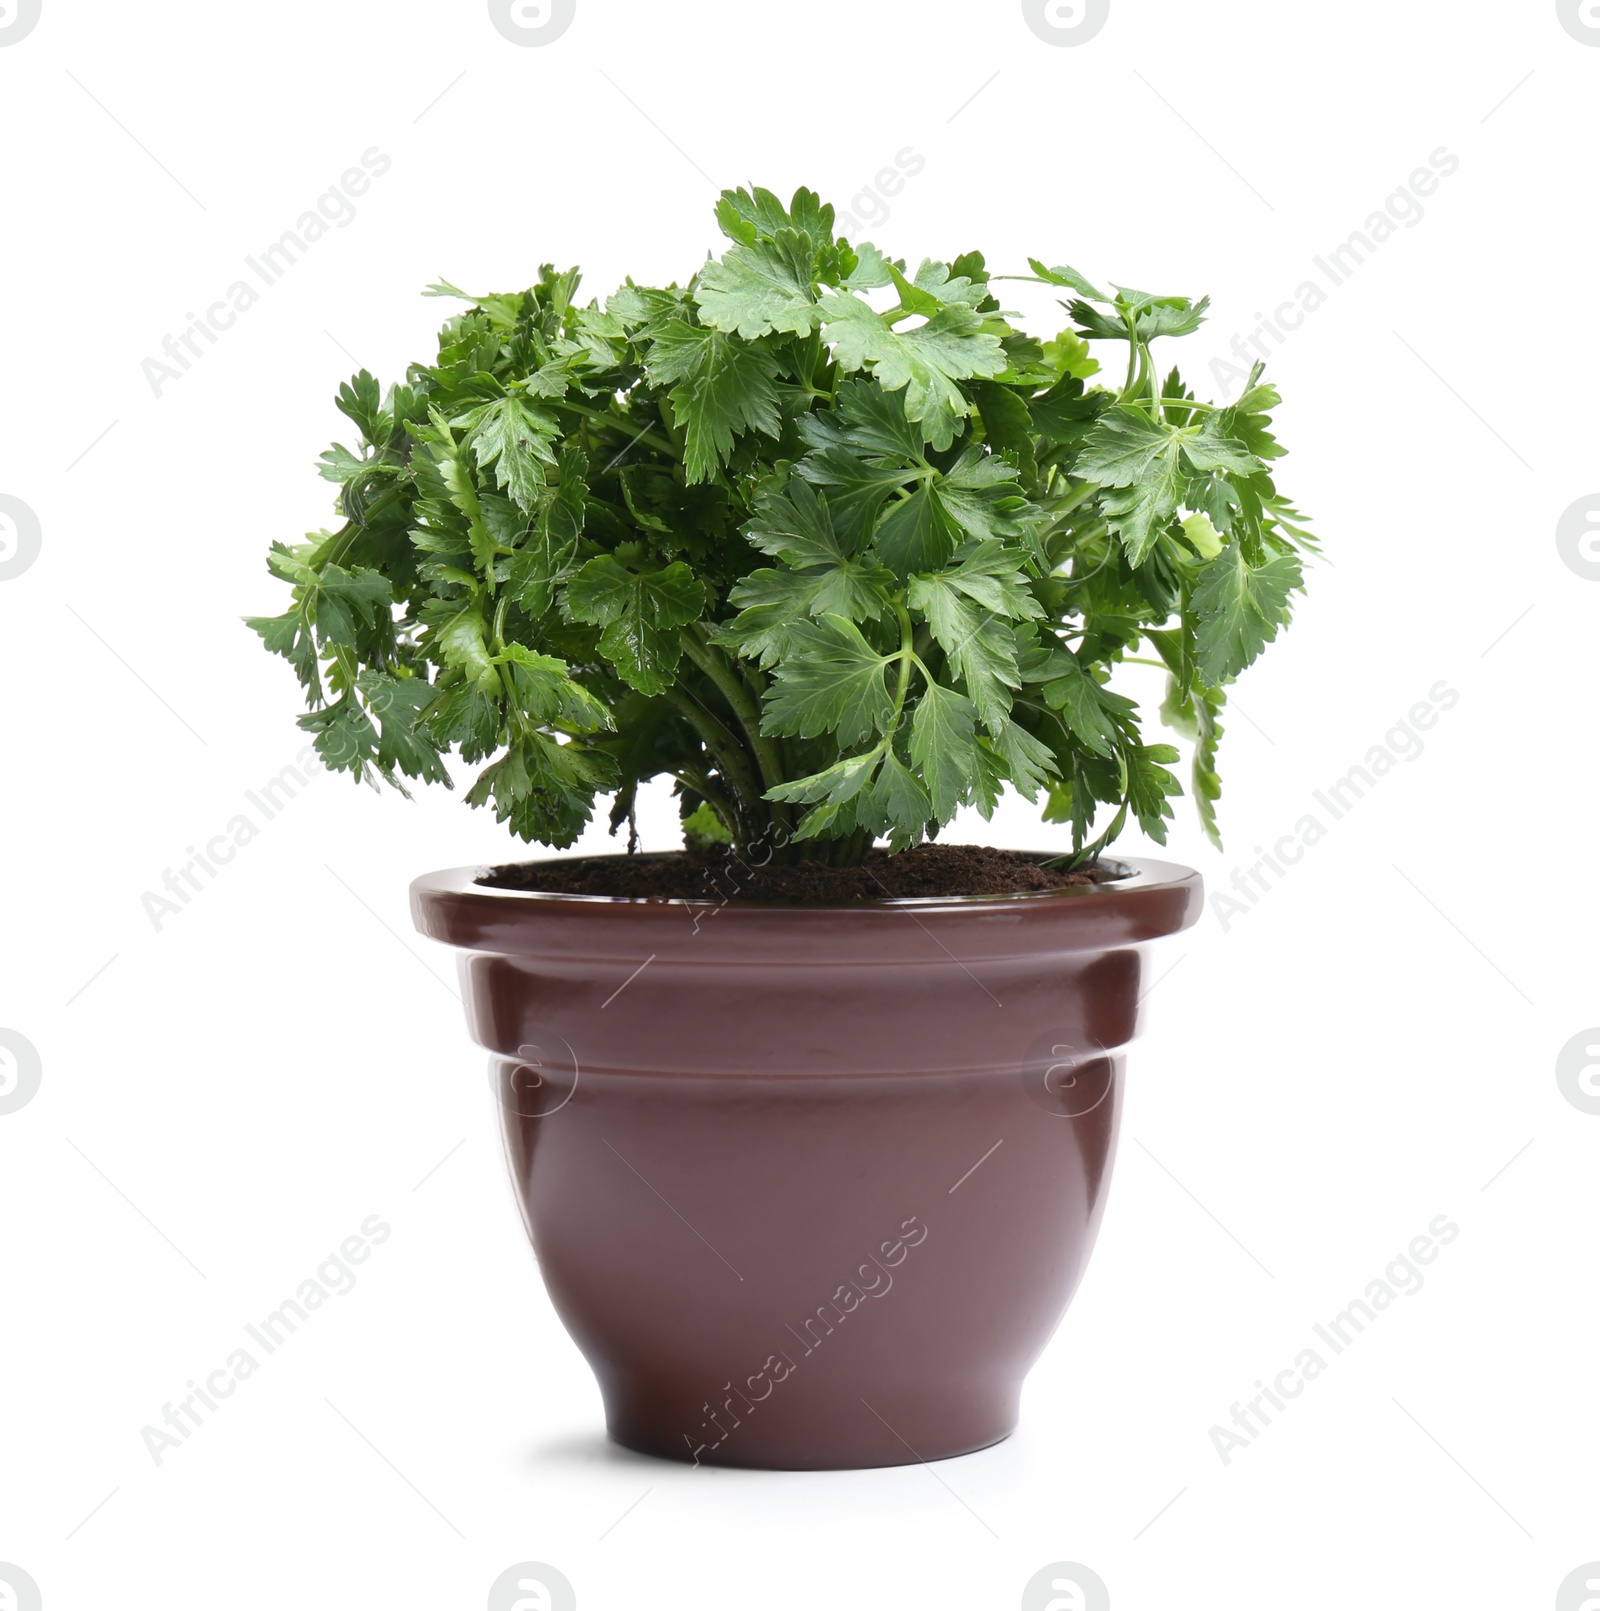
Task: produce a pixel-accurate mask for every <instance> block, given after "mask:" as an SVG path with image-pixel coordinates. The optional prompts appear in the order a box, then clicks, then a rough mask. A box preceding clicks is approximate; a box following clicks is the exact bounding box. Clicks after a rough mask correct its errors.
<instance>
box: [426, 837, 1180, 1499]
mask: <svg viewBox="0 0 1600 1611" xmlns="http://www.w3.org/2000/svg"><path fill="white" fill-rule="evenodd" d="M1123 866H1124V869H1125V870H1126V872H1127V874H1128V876H1127V877H1125V878H1122V879H1119V880H1118V881H1117V882H1115V883H1112V884H1106V885H1101V886H1096V887H1085V888H1073V889H1066V890H1057V891H1048V892H1041V893H1029V894H1025V895H1015V896H1003V897H993V896H984V897H975V898H959V899H944V900H925V899H918V900H889V901H881V902H874V903H871V904H868V905H857V906H849V907H844V906H838V907H828V906H781V907H780V906H756V905H743V904H737V903H735V904H728V905H724V906H720V907H719V906H717V905H715V904H711V903H707V902H688V901H669V900H624V899H616V898H610V897H596V896H571V895H548V894H538V893H529V892H525V891H512V890H500V889H493V888H489V887H486V886H482V885H479V884H477V883H476V879H477V877H478V876H479V874H480V872H481V869H477V868H463V869H456V870H454V871H450V872H443V873H435V874H432V875H430V876H428V877H425V878H421V879H418V880H417V882H416V883H415V884H413V886H412V897H411V898H412V910H413V915H414V917H415V920H416V923H417V926H418V928H419V929H420V930H421V931H422V932H423V933H424V934H427V935H429V936H431V937H432V938H434V939H436V940H440V941H443V942H444V943H446V944H449V945H452V946H455V947H457V948H459V950H460V952H461V972H462V978H463V982H464V984H465V987H466V988H465V991H464V994H465V996H466V1001H467V1014H468V1020H469V1026H470V1028H471V1032H472V1034H473V1036H474V1037H475V1038H476V1039H477V1041H478V1042H479V1044H480V1045H482V1046H484V1047H486V1048H487V1049H488V1050H489V1052H490V1053H491V1054H492V1058H491V1077H492V1081H493V1083H494V1085H495V1088H496V1090H497V1092H498V1095H499V1102H500V1111H501V1115H502V1120H503V1128H504V1136H505V1145H506V1154H507V1158H508V1161H509V1164H510V1168H511V1174H512V1179H513V1182H514V1185H515V1188H516V1192H517V1196H518V1200H519V1202H520V1203H521V1206H522V1212H523V1218H524V1220H525V1222H526V1225H527V1228H528V1234H529V1236H530V1237H531V1238H532V1241H533V1245H534V1250H535V1252H536V1254H537V1256H538V1260H539V1265H540V1269H541V1271H542V1272H543V1275H544V1279H545V1284H546V1287H547V1289H548V1291H549V1294H550V1298H551V1301H552V1302H553V1303H554V1304H555V1306H556V1309H557V1311H558V1312H559V1314H560V1316H561V1319H562V1321H563V1322H564V1323H565V1325H566V1327H567V1330H568V1331H569V1332H570V1333H571V1335H572V1337H573V1338H574V1340H575V1341H576V1342H577V1344H578V1346H579V1348H581V1349H582V1351H583V1353H584V1355H585V1356H586V1358H587V1359H588V1361H589V1363H590V1365H591V1367H592V1368H593V1370H594V1372H595V1375H596V1376H597V1377H598V1379H599V1382H600V1387H601V1390H602V1393H603V1395H604V1398H605V1403H606V1412H607V1421H608V1425H609V1428H610V1431H611V1435H612V1436H613V1437H614V1438H616V1439H617V1440H618V1441H619V1442H621V1443H623V1444H626V1445H627V1446H629V1447H630V1448H634V1449H638V1450H642V1451H644V1452H647V1453H650V1454H656V1455H663V1456H667V1457H670V1458H674V1459H683V1460H692V1461H698V1462H700V1463H704V1464H719V1465H740V1466H759V1467H769V1468H783V1469H820V1468H840V1467H862V1466H881V1465H899V1464H905V1463H909V1462H911V1461H915V1460H932V1459H938V1458H942V1457H945V1456H949V1455H955V1454H962V1453H966V1452H969V1451H971V1450H973V1449H979V1448H983V1447H984V1446H986V1445H988V1444H991V1443H994V1442H997V1441H998V1440H999V1439H1001V1438H1003V1437H1005V1436H1006V1435H1007V1434H1008V1433H1009V1432H1010V1431H1011V1430H1012V1428H1013V1427H1014V1426H1015V1424H1016V1416H1017V1402H1018V1395H1019V1393H1020V1391H1021V1387H1022V1380H1023V1377H1024V1376H1025V1375H1026V1373H1027V1371H1028V1369H1029V1368H1030V1367H1031V1366H1032V1364H1033V1363H1034V1361H1035V1360H1036V1359H1037V1358H1038V1356H1039V1353H1040V1351H1041V1350H1042V1349H1043V1348H1044V1345H1045V1343H1046V1342H1047V1341H1048V1340H1049V1338H1050V1335H1051V1333H1052V1332H1053V1331H1054V1330H1055V1328H1056V1326H1057V1324H1058V1323H1059V1321H1060V1319H1061V1316H1062V1314H1063V1313H1064V1311H1065V1309H1066V1307H1067V1304H1068V1302H1069V1301H1070V1299H1071V1297H1072V1294H1073V1291H1074V1290H1075V1289H1076V1287H1077V1284H1078V1281H1079V1279H1080V1277H1081V1276H1082V1274H1083V1269H1084V1265H1085V1263H1086V1261H1087V1259H1088V1256H1089V1252H1090V1249H1091V1248H1092V1246H1093V1243H1094V1238H1095V1233H1096V1231H1097V1229H1098V1227H1099V1222H1100V1217H1101V1213H1102V1211H1103V1208H1104V1203H1105V1193H1106V1187H1107V1183H1108V1179H1109V1175H1110V1168H1111V1162H1112V1156H1113V1153H1114V1149H1115V1143H1116V1135H1117V1125H1118V1119H1119V1116H1120V1112H1121V1107H1122V1081H1123V1064H1124V1054H1125V1050H1126V1048H1127V1045H1128V1043H1129V1042H1130V1041H1131V1040H1132V1039H1133V1037H1134V1035H1135V1034H1136V1033H1137V1031H1138V1027H1139V1014H1140V1005H1139V1004H1140V997H1141V995H1142V993H1143V991H1144V990H1145V989H1146V988H1148V983H1149V976H1148V971H1147V970H1148V965H1149V960H1150V959H1149V942H1151V941H1154V940H1157V939H1159V938H1161V937H1163V936H1164V935H1168V934H1172V933H1174V932H1176V931H1177V930H1179V929H1182V928H1186V927H1188V926H1189V925H1190V924H1192V923H1193V922H1194V921H1195V920H1196V919H1197V918H1198V916H1199V913H1200V909H1201V903H1202V891H1201V884H1200V879H1199V876H1198V874H1196V873H1193V872H1191V871H1189V870H1188V869H1187V868H1182V867H1175V866H1171V865H1169V864H1166V863H1160V862H1140V863H1124V864H1123Z"/></svg>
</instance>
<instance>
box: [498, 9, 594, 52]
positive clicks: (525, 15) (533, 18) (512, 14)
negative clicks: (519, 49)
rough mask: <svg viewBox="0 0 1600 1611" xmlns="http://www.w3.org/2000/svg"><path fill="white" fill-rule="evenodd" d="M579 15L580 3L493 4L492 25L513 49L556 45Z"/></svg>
mask: <svg viewBox="0 0 1600 1611" xmlns="http://www.w3.org/2000/svg"><path fill="white" fill-rule="evenodd" d="M577 14H578V0H489V21H490V22H492V23H493V24H494V26H495V32H496V33H498V34H499V35H500V37H501V38H502V39H509V40H510V41H511V43H512V44H513V45H553V44H554V43H555V42H556V41H557V40H558V39H559V38H560V37H561V36H562V34H564V33H565V32H566V31H567V29H569V28H570V27H571V26H572V19H573V18H574V17H575V16H576V15H577Z"/></svg>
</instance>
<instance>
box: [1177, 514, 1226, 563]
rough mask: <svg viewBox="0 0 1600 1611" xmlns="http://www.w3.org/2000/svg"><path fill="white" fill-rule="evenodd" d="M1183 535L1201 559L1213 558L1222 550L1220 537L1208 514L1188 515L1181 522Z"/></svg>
mask: <svg viewBox="0 0 1600 1611" xmlns="http://www.w3.org/2000/svg"><path fill="white" fill-rule="evenodd" d="M1183 535H1184V536H1185V537H1186V538H1188V540H1189V544H1190V546H1191V547H1192V548H1193V549H1194V551H1195V553H1197V554H1198V555H1199V556H1200V557H1201V559H1215V558H1216V557H1217V555H1218V554H1220V553H1221V552H1222V537H1221V534H1220V533H1219V532H1218V531H1217V528H1216V527H1215V526H1213V525H1212V524H1211V519H1210V516H1208V515H1205V514H1198V515H1190V516H1188V517H1187V518H1186V519H1185V520H1184V522H1183Z"/></svg>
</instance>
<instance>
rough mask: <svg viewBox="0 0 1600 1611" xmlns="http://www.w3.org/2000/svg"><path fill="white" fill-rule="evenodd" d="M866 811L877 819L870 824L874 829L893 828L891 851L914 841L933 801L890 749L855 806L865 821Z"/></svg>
mask: <svg viewBox="0 0 1600 1611" xmlns="http://www.w3.org/2000/svg"><path fill="white" fill-rule="evenodd" d="M869 811H870V812H871V813H872V815H873V817H874V818H876V819H877V820H876V821H875V822H871V823H870V825H871V826H872V827H874V828H877V827H878V825H879V824H880V823H882V824H886V825H887V826H888V827H889V828H890V829H891V830H892V832H891V834H890V849H891V850H903V849H905V848H906V846H908V845H912V844H915V843H916V842H917V840H919V839H921V837H922V835H923V832H924V830H925V829H926V827H927V825H928V819H929V818H930V817H931V816H932V815H933V803H932V801H931V800H930V799H929V798H928V794H927V791H926V790H925V789H924V788H923V787H922V785H921V783H919V782H918V781H917V779H916V778H915V777H914V776H913V775H912V774H911V773H910V772H909V771H908V770H907V769H906V767H905V765H904V763H903V762H902V761H901V760H900V758H899V756H897V755H896V754H895V753H894V751H893V750H888V751H886V752H885V754H884V757H883V765H882V766H881V767H880V768H879V769H878V775H877V777H876V778H874V779H873V782H872V789H871V793H870V794H869V795H868V796H867V798H866V800H864V801H863V802H862V804H861V805H860V806H858V807H857V810H856V815H857V819H858V820H866V817H867V813H868V812H869ZM880 831H881V829H880Z"/></svg>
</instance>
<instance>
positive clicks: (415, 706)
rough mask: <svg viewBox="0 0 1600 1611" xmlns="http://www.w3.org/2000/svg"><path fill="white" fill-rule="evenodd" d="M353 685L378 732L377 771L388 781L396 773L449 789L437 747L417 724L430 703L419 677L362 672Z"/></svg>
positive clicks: (429, 693)
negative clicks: (358, 690) (375, 720)
mask: <svg viewBox="0 0 1600 1611" xmlns="http://www.w3.org/2000/svg"><path fill="white" fill-rule="evenodd" d="M356 686H357V687H358V688H360V690H361V697H362V698H363V699H364V700H366V702H367V708H368V709H369V710H370V711H371V712H372V714H373V715H374V716H375V717H377V719H378V723H379V726H380V729H381V737H380V738H379V741H378V756H377V761H378V767H379V769H380V770H381V771H382V772H383V773H384V774H385V775H387V776H388V777H390V778H391V779H392V778H393V776H394V774H395V773H396V772H399V773H402V774H403V775H404V776H406V777H408V778H421V779H422V780H423V781H424V782H426V783H443V784H445V785H446V786H448V785H449V783H450V774H449V773H448V772H447V771H446V770H445V767H444V762H443V760H442V759H441V757H440V755H439V746H438V745H437V744H436V743H435V742H434V740H433V737H432V735H431V734H430V733H429V732H428V730H427V728H426V727H422V726H420V725H419V723H418V716H419V714H420V712H422V711H423V710H424V709H426V708H427V707H428V705H430V704H431V703H432V701H433V695H434V690H433V688H432V687H431V686H430V685H429V684H428V683H427V682H425V681H424V680H423V679H422V678H421V677H391V676H388V675H386V674H385V673H383V672H378V671H363V672H361V673H360V674H359V675H358V676H357V678H356Z"/></svg>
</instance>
